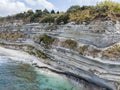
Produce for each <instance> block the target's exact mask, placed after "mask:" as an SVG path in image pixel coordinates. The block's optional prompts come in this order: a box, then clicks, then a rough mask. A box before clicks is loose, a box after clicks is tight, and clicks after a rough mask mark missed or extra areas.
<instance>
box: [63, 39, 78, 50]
mask: <svg viewBox="0 0 120 90" xmlns="http://www.w3.org/2000/svg"><path fill="white" fill-rule="evenodd" d="M62 46H63V47H66V48H70V49H76V48H77V42H76V41H74V40H71V39H68V40H65V41H64V42H63V43H62Z"/></svg>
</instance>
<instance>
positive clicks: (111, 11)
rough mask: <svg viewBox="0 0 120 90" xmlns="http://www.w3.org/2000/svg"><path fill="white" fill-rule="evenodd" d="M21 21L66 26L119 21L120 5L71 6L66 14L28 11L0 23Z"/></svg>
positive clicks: (103, 3) (108, 3)
mask: <svg viewBox="0 0 120 90" xmlns="http://www.w3.org/2000/svg"><path fill="white" fill-rule="evenodd" d="M16 19H17V20H23V21H24V22H25V23H29V22H44V23H47V22H48V23H56V24H61V23H63V24H66V23H68V22H69V21H75V22H76V23H82V22H87V23H89V22H90V21H92V20H98V19H99V20H108V19H111V20H116V19H117V20H120V4H119V3H116V2H113V1H110V0H105V1H103V2H99V3H98V4H97V5H96V6H78V5H75V6H71V7H70V8H69V9H68V10H67V11H66V12H59V11H58V12H55V11H54V10H52V11H48V10H47V9H45V10H43V11H42V10H36V11H35V12H34V11H32V10H28V11H27V12H24V13H18V14H16V15H13V16H8V17H2V18H1V19H0V21H2V22H3V21H12V20H16Z"/></svg>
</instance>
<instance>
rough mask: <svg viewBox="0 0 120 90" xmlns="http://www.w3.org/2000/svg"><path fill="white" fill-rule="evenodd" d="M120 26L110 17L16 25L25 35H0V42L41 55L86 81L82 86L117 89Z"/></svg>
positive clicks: (60, 69) (87, 88)
mask: <svg viewBox="0 0 120 90" xmlns="http://www.w3.org/2000/svg"><path fill="white" fill-rule="evenodd" d="M119 27H120V25H119V23H118V22H117V23H113V22H111V21H106V22H100V23H98V22H97V23H95V22H94V23H91V24H89V25H72V24H67V25H53V24H51V25H49V24H35V25H32V24H28V25H23V26H21V27H20V28H19V31H20V32H21V33H22V34H24V35H25V36H24V37H22V38H20V39H19V37H17V39H15V40H12V41H11V42H9V40H5V39H4V38H2V37H1V45H2V46H5V47H7V48H13V49H16V47H17V49H19V50H24V51H26V52H28V53H29V54H31V55H34V56H36V57H39V58H43V59H41V62H44V63H46V64H48V65H50V66H52V67H54V68H55V69H56V70H58V71H60V72H62V73H64V74H65V73H67V75H69V76H74V77H76V78H79V79H80V80H81V79H82V80H84V81H85V82H86V81H87V83H85V84H86V85H87V84H88V85H87V86H86V87H84V90H99V89H100V90H104V89H105V90H120V88H119V87H120V83H119V82H120V62H119V54H120V45H119V44H118V43H119V38H120V34H119ZM2 28H3V27H2ZM46 28H47V29H46ZM9 32H13V33H14V31H13V30H9ZM1 33H3V31H2V32H1ZM7 37H8V36H7ZM13 37H14V38H15V36H13ZM90 83H91V84H90ZM91 85H92V86H91ZM89 87H91V88H89ZM81 88H82V87H81ZM98 88H99V89H98Z"/></svg>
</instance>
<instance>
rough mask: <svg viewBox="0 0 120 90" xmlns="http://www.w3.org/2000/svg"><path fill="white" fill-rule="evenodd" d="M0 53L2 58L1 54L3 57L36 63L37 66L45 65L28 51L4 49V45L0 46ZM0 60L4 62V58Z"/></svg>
mask: <svg viewBox="0 0 120 90" xmlns="http://www.w3.org/2000/svg"><path fill="white" fill-rule="evenodd" d="M0 54H2V57H1V58H2V59H4V58H3V55H4V57H6V58H9V59H11V60H15V61H21V62H24V63H29V64H33V63H37V65H39V66H47V65H45V64H43V63H42V62H40V61H39V60H38V58H36V57H35V56H31V55H29V54H28V53H26V52H23V51H19V50H12V49H6V48H4V47H0ZM0 62H4V60H1V59H0Z"/></svg>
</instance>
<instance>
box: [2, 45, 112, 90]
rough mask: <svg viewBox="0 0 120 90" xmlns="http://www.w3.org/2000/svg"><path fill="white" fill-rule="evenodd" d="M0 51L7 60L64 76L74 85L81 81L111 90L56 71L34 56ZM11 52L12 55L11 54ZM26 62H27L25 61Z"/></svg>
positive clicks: (9, 50) (7, 50)
mask: <svg viewBox="0 0 120 90" xmlns="http://www.w3.org/2000/svg"><path fill="white" fill-rule="evenodd" d="M0 49H1V53H4V55H5V54H6V55H5V56H8V57H9V58H11V59H13V60H15V57H17V58H16V60H17V61H22V62H24V63H28V64H30V65H32V66H34V67H37V68H39V69H41V68H43V69H48V70H49V71H51V72H53V73H57V74H59V75H60V76H61V75H64V76H66V77H67V78H68V79H71V80H73V81H74V82H76V83H79V84H80V82H81V81H83V83H87V84H90V86H91V85H92V86H94V87H101V86H102V88H105V89H106V90H112V89H111V88H109V87H107V86H104V85H97V84H96V83H94V82H89V81H88V80H86V79H84V78H82V77H80V76H78V75H75V74H73V73H70V72H62V71H60V70H57V69H55V68H53V67H51V66H49V65H46V64H44V63H42V62H40V61H39V59H38V58H36V57H35V56H31V55H29V54H28V53H26V52H22V51H17V50H12V49H6V48H3V47H0ZM11 52H12V53H11ZM22 58H23V59H22ZM26 60H27V61H26ZM96 90H97V89H96Z"/></svg>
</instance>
